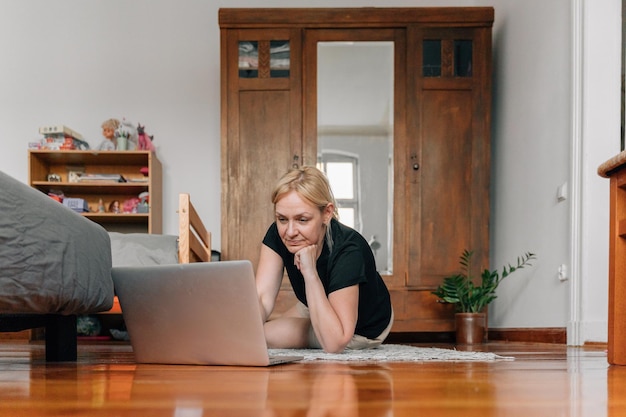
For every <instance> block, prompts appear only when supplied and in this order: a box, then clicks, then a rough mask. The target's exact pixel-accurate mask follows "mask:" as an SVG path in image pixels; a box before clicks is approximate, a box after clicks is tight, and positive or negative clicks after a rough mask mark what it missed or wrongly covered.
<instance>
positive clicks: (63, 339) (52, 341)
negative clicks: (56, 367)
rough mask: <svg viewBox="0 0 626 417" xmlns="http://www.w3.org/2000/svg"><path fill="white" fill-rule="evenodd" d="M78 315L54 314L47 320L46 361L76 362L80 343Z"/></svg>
mask: <svg viewBox="0 0 626 417" xmlns="http://www.w3.org/2000/svg"><path fill="white" fill-rule="evenodd" d="M76 337H77V333H76V315H70V316H63V315H52V316H49V317H47V321H46V361H47V362H69V361H72V362H75V361H76V359H77V356H78V355H77V352H78V345H77V340H76Z"/></svg>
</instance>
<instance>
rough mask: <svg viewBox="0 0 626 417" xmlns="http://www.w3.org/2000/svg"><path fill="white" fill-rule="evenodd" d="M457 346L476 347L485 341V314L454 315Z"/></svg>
mask: <svg viewBox="0 0 626 417" xmlns="http://www.w3.org/2000/svg"><path fill="white" fill-rule="evenodd" d="M454 319H455V325H456V344H457V345H477V344H481V343H483V342H484V341H485V331H486V327H487V325H486V323H487V314H486V313H456V315H455V316H454Z"/></svg>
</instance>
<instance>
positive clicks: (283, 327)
mask: <svg viewBox="0 0 626 417" xmlns="http://www.w3.org/2000/svg"><path fill="white" fill-rule="evenodd" d="M298 304H301V303H298ZM264 327H265V340H266V341H267V347H269V348H274V349H296V348H306V347H308V338H309V329H310V328H311V320H310V319H309V318H308V317H306V315H305V314H303V310H302V308H301V307H299V306H298V305H295V306H293V307H292V308H290V309H289V310H287V311H286V312H285V313H284V314H282V315H281V316H279V317H277V318H275V319H272V320H269V321H267V322H266V323H265V326H264Z"/></svg>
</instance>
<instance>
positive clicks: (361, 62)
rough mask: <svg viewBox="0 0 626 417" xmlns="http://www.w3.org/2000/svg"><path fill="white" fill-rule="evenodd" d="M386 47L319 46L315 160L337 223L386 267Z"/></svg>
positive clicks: (389, 61)
mask: <svg viewBox="0 0 626 417" xmlns="http://www.w3.org/2000/svg"><path fill="white" fill-rule="evenodd" d="M393 57H394V52H393V42H319V43H318V49H317V135H318V143H317V145H318V146H317V150H318V151H317V152H318V155H317V157H318V165H319V167H320V168H321V169H323V170H324V172H326V174H327V176H328V178H329V180H330V182H331V186H332V188H333V192H334V193H335V198H336V199H337V204H338V206H339V215H340V221H341V222H343V223H345V224H347V225H348V226H351V227H354V228H355V229H356V230H358V231H359V232H360V233H361V234H362V235H363V236H364V237H365V238H366V239H367V240H368V241H369V243H370V246H371V247H372V250H373V252H374V256H375V257H376V265H377V267H378V270H379V271H380V273H381V274H391V272H392V266H393V265H392V261H393V248H392V242H393V114H394V112H393V83H394V80H393V67H394V62H393V59H394V58H393Z"/></svg>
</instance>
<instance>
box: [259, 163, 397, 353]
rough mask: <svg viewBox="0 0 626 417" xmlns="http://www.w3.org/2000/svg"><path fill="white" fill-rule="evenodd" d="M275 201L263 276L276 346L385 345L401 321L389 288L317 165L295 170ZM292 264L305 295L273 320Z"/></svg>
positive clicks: (294, 281) (268, 329)
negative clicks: (397, 320)
mask: <svg viewBox="0 0 626 417" xmlns="http://www.w3.org/2000/svg"><path fill="white" fill-rule="evenodd" d="M272 202H273V203H274V209H275V216H276V221H275V222H274V223H273V224H272V225H271V226H270V228H269V230H268V231H267V233H266V235H265V238H264V239H263V245H262V247H261V256H260V259H259V265H258V268H257V275H256V284H257V291H258V293H259V298H260V303H261V309H262V312H263V314H264V320H265V321H266V322H265V337H266V339H267V343H268V346H269V347H271V348H322V349H324V350H325V351H327V352H341V351H343V350H344V349H346V348H348V349H364V348H369V347H375V346H378V345H379V344H381V343H382V342H383V340H384V339H385V338H386V337H387V335H388V334H389V330H390V329H391V325H392V323H393V313H392V309H391V301H390V298H389V291H388V290H387V287H386V286H385V283H384V282H383V280H382V278H381V277H380V275H379V274H378V272H377V271H376V265H375V261H374V255H373V253H372V251H371V249H370V247H369V245H368V243H367V241H366V240H365V239H364V238H363V236H361V235H360V234H359V233H358V232H356V231H355V230H353V229H351V228H349V227H347V226H345V225H343V224H341V223H339V221H338V220H337V206H336V204H335V200H334V197H333V195H332V191H331V189H330V185H329V183H328V180H327V179H326V176H325V175H324V174H323V173H322V172H321V171H319V170H318V169H316V168H314V167H302V168H299V169H292V170H290V171H289V172H288V173H286V174H285V175H284V176H283V177H282V178H281V179H280V180H279V181H278V184H277V185H276V187H275V189H274V191H273V193H272ZM284 269H286V270H287V275H288V276H289V280H290V281H291V286H292V287H293V290H294V293H295V295H296V297H297V298H298V300H299V302H298V303H297V304H296V305H295V306H294V307H293V308H291V309H290V310H288V311H287V312H285V314H283V315H282V316H280V317H277V318H275V319H272V320H269V321H267V319H268V318H269V316H270V314H271V313H272V311H273V309H274V305H275V303H276V297H277V296H278V291H279V290H280V285H281V282H282V278H283V271H284Z"/></svg>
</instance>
